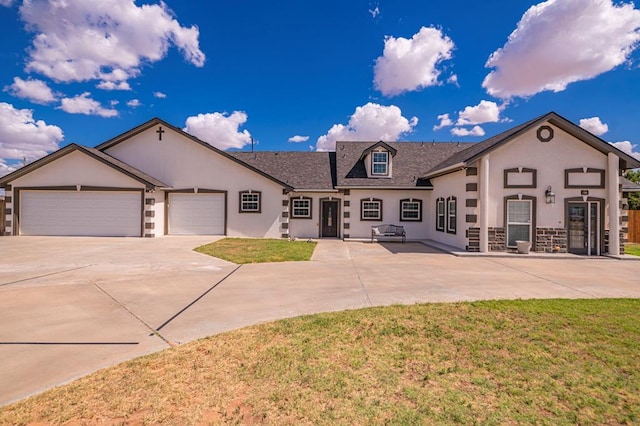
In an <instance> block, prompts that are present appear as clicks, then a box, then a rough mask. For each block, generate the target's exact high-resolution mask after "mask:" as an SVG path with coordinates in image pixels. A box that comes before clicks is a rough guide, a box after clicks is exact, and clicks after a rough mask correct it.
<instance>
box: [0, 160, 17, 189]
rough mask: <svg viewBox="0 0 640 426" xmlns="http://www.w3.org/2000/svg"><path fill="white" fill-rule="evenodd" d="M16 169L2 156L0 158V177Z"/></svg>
mask: <svg viewBox="0 0 640 426" xmlns="http://www.w3.org/2000/svg"><path fill="white" fill-rule="evenodd" d="M17 169H18V167H16V166H15V165H12V164H7V163H6V162H5V161H4V160H3V159H2V158H0V177H2V176H4V175H8V174H9V173H11V172H13V171H14V170H17ZM0 195H3V193H1V192H0Z"/></svg>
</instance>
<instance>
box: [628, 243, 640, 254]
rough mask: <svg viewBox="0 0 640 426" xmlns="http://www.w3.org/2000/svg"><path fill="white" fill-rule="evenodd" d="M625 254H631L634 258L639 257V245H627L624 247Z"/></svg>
mask: <svg viewBox="0 0 640 426" xmlns="http://www.w3.org/2000/svg"><path fill="white" fill-rule="evenodd" d="M624 253H625V254H632V255H634V256H640V244H639V243H628V244H625V246H624Z"/></svg>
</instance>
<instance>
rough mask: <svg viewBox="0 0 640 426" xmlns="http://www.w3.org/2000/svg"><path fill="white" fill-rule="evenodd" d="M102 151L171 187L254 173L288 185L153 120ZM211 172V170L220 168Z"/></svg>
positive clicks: (170, 126)
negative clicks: (205, 177)
mask: <svg viewBox="0 0 640 426" xmlns="http://www.w3.org/2000/svg"><path fill="white" fill-rule="evenodd" d="M96 149H98V150H101V151H103V152H105V153H108V154H109V155H112V156H113V157H115V158H118V159H120V160H122V161H125V162H127V163H128V164H131V165H133V166H134V167H136V168H139V169H141V170H144V171H145V172H146V173H149V174H150V175H152V176H156V177H159V179H160V180H163V181H164V182H167V183H169V185H171V186H172V187H174V188H186V187H194V186H193V185H196V186H197V185H198V182H201V181H202V179H203V177H204V176H208V177H209V178H210V177H211V175H216V177H218V178H222V179H224V178H228V176H230V175H229V174H226V175H225V174H224V173H231V172H233V173H236V174H238V175H239V176H240V175H242V174H256V175H258V176H260V177H262V178H264V179H267V180H271V181H272V182H273V183H276V184H278V185H280V186H282V187H284V188H285V189H287V190H290V189H292V188H291V186H290V185H288V184H287V183H285V182H282V181H280V180H279V179H277V178H276V177H274V176H271V175H269V174H267V173H265V172H264V171H262V170H259V169H256V168H255V167H253V166H251V165H250V164H247V163H245V162H243V161H242V160H240V159H238V158H236V157H234V156H232V155H230V154H229V153H226V152H224V151H222V150H220V149H218V148H215V147H214V146H212V145H210V144H208V143H206V142H204V141H202V140H200V139H198V138H196V137H195V136H193V135H190V134H188V133H186V132H184V131H183V130H181V129H179V128H177V127H175V126H172V125H171V124H169V123H166V122H165V121H163V120H160V119H159V118H154V119H152V120H150V121H148V122H146V123H144V124H142V125H140V126H138V127H136V128H134V129H132V130H130V131H128V132H125V133H123V134H122V135H119V136H117V137H115V138H113V139H111V140H109V141H107V142H105V143H103V144H101V145H98V146H97V147H96ZM219 167H221V168H220V169H219V170H217V172H216V173H212V170H210V169H211V168H219Z"/></svg>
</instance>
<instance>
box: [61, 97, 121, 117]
mask: <svg viewBox="0 0 640 426" xmlns="http://www.w3.org/2000/svg"><path fill="white" fill-rule="evenodd" d="M90 96H91V93H89V92H84V93H83V94H81V95H77V96H75V97H73V98H63V99H62V100H61V101H60V109H62V110H63V111H65V112H68V113H70V114H85V115H99V116H100V117H116V116H117V115H118V111H116V110H115V109H109V108H105V107H103V106H102V105H100V102H98V101H96V100H94V99H92V98H90Z"/></svg>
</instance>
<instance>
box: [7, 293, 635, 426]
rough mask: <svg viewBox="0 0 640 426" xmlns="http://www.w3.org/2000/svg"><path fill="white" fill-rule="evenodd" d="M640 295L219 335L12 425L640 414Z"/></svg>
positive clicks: (87, 387) (290, 324) (378, 315)
mask: <svg viewBox="0 0 640 426" xmlns="http://www.w3.org/2000/svg"><path fill="white" fill-rule="evenodd" d="M638 354H640V300H639V299H618V300H615V299H600V300H593V299H591V300H530V301H498V302H496V301H493V302H491V301H490V302H476V303H456V304H424V305H413V306H391V307H383V308H371V309H361V310H354V311H346V312H337V313H326V314H320V315H312V316H305V317H299V318H294V319H287V320H283V321H277V322H273V323H269V324H263V325H258V326H253V327H248V328H245V329H241V330H237V331H233V332H229V333H225V334H221V335H218V336H213V337H209V338H207V339H203V340H199V341H195V342H192V343H187V344H184V345H181V346H177V347H174V348H171V349H168V350H165V351H163V352H159V353H156V354H152V355H149V356H145V357H142V358H138V359H136V360H133V361H130V362H127V363H124V364H121V365H118V366H115V367H112V368H109V369H106V370H103V371H99V372H97V373H94V374H92V375H90V376H87V377H84V378H82V379H79V380H77V381H75V382H73V383H71V384H68V385H65V386H62V387H59V388H57V389H53V390H50V391H48V392H45V393H44V394H41V395H38V396H35V397H32V398H29V399H27V400H25V401H22V402H19V403H17V404H15V405H11V406H8V407H5V408H4V409H0V424H27V423H30V422H31V423H34V424H35V423H38V424H40V423H46V424H50V423H54V424H61V423H67V422H68V423H69V424H95V423H104V424H160V423H166V424H185V425H188V424H223V423H224V424H277V425H300V424H304V425H307V424H308V425H315V424H330V425H334V424H338V425H351V424H490V425H497V424H549V425H556V424H560V425H562V424H587V425H589V424H593V425H595V424H638V423H640V357H639V356H638Z"/></svg>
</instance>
